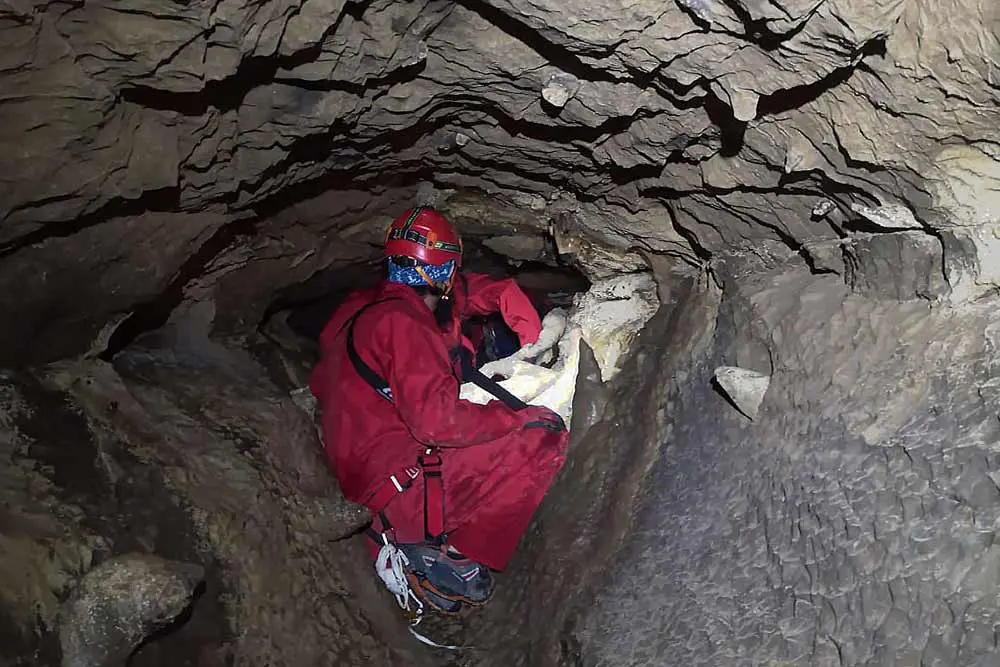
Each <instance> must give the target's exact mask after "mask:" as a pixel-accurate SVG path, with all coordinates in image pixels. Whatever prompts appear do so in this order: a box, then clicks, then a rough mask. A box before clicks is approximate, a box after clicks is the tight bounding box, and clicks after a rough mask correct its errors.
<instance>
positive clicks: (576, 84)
mask: <svg viewBox="0 0 1000 667" xmlns="http://www.w3.org/2000/svg"><path fill="white" fill-rule="evenodd" d="M578 90H580V81H579V79H577V78H576V77H575V76H573V75H572V74H553V75H552V76H550V77H549V80H548V81H546V83H545V86H544V87H542V98H543V99H544V100H545V101H546V102H548V103H549V104H551V105H552V106H554V107H558V108H560V109H561V108H563V107H564V106H566V103H567V102H569V101H570V99H571V98H572V97H573V96H574V95H576V92H577V91H578Z"/></svg>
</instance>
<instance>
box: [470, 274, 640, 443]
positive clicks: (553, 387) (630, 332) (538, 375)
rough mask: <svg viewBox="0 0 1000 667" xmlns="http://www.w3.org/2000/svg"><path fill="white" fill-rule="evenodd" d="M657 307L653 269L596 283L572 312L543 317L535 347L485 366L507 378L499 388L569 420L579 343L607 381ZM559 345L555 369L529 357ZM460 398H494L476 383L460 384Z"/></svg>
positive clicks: (483, 400) (478, 400)
mask: <svg viewBox="0 0 1000 667" xmlns="http://www.w3.org/2000/svg"><path fill="white" fill-rule="evenodd" d="M658 307H659V299H658V298H657V295H656V282H655V281H654V280H653V276H652V275H651V274H649V273H635V274H628V275H623V276H617V277H615V278H611V279H608V280H604V281H600V282H598V283H594V284H593V285H592V286H591V288H590V290H588V291H587V292H586V293H585V294H582V295H579V296H578V297H577V298H576V300H575V303H574V305H573V309H572V310H571V311H570V313H569V314H568V316H567V314H566V313H565V312H563V311H562V310H561V309H554V310H553V311H551V312H550V313H548V314H547V315H546V316H545V319H544V320H543V321H542V325H543V326H542V333H541V335H540V336H539V337H538V341H537V342H536V343H535V344H534V345H528V346H525V347H524V348H522V349H521V350H519V351H518V352H516V353H514V354H513V355H511V356H510V357H507V358H506V359H500V360H497V361H493V362H490V363H488V364H486V365H485V366H483V368H482V369H481V370H482V371H483V373H484V374H486V375H487V376H492V375H502V376H503V377H505V378H507V379H505V380H503V381H501V382H500V383H499V384H500V386H502V387H503V388H505V389H506V390H507V391H509V392H510V393H512V394H514V395H515V396H517V397H518V398H520V399H521V400H522V401H524V402H525V403H528V404H529V405H544V406H546V407H548V408H549V409H551V410H553V411H554V412H556V413H558V414H559V415H560V416H562V418H563V419H565V420H566V423H567V424H568V423H569V422H570V419H571V418H572V416H573V396H574V393H575V391H576V376H577V372H578V370H579V365H580V341H581V340H586V341H587V344H588V345H590V347H591V349H593V351H594V356H595V357H596V359H597V363H598V365H599V366H600V368H601V378H602V380H604V381H605V382H606V381H608V380H610V379H611V378H612V377H614V376H615V375H616V374H617V373H618V370H619V369H618V363H619V361H620V360H621V359H622V357H623V356H624V355H625V354H626V353H627V352H628V350H629V348H630V347H631V344H632V341H633V340H634V339H635V335H636V334H637V333H638V332H639V330H640V329H641V328H642V327H643V326H644V325H645V324H646V322H647V321H648V320H649V318H650V317H652V316H653V313H655V312H656V309H657V308H658ZM555 348H558V350H559V356H558V359H557V360H556V363H555V364H554V365H553V366H552V368H545V367H544V366H540V365H538V364H535V363H530V362H528V361H526V359H529V358H532V359H536V360H538V361H539V362H540V363H544V362H545V360H546V356H547V354H546V353H547V352H548V351H550V350H553V349H555ZM460 396H461V398H463V399H465V400H467V401H471V402H473V403H478V404H480V405H482V404H485V403H487V402H489V401H490V400H492V399H493V396H492V395H491V394H489V393H487V392H485V391H483V390H482V389H480V388H479V387H477V386H476V385H474V384H472V383H465V384H463V385H462V390H461V394H460Z"/></svg>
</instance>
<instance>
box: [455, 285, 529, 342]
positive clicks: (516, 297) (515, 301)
mask: <svg viewBox="0 0 1000 667" xmlns="http://www.w3.org/2000/svg"><path fill="white" fill-rule="evenodd" d="M462 275H463V278H464V279H465V283H466V285H465V289H466V305H465V308H466V311H467V314H469V315H489V314H491V313H496V312H499V313H500V314H501V315H503V320H504V322H506V323H507V326H509V327H510V328H511V329H512V330H513V331H514V333H516V334H517V338H518V340H519V341H520V342H521V345H530V344H532V343H534V342H535V341H537V340H538V335H539V334H540V333H541V332H542V321H541V320H540V319H539V317H538V311H537V310H535V306H534V305H533V304H532V303H531V300H530V299H529V298H528V295H527V294H525V293H524V292H523V291H522V290H521V287H520V285H518V284H517V282H515V281H514V279H513V278H504V279H503V280H497V279H495V278H490V277H489V276H485V275H483V274H480V273H465V274H462Z"/></svg>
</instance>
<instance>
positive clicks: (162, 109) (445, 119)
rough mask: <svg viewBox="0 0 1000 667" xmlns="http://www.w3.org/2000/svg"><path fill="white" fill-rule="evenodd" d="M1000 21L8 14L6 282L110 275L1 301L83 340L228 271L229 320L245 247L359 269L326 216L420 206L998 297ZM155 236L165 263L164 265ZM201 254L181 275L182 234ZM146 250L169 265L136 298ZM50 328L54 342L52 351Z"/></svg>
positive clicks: (658, 13) (3, 170) (282, 12)
mask: <svg viewBox="0 0 1000 667" xmlns="http://www.w3.org/2000/svg"><path fill="white" fill-rule="evenodd" d="M998 12H1000V9H998V8H997V7H995V6H994V5H992V4H990V3H981V2H972V1H971V0H946V1H945V2H944V3H942V2H939V1H936V0H935V1H932V0H893V1H892V2H888V3H870V2H862V1H861V0H825V1H824V0H780V1H776V2H766V3H765V2H749V1H743V0H740V1H739V2H722V1H721V0H677V2H675V3H663V2H658V1H656V2H654V1H652V0H643V1H641V2H610V3H608V2H593V1H591V0H572V1H569V2H567V1H566V0H541V1H538V0H534V1H532V2H526V1H524V0H462V1H461V2H445V1H443V0H430V1H428V0H418V1H416V2H405V3H402V2H392V1H391V0H372V1H371V2H362V3H346V2H343V0H304V1H299V0H294V1H293V0H278V1H277V2H270V3H267V5H266V6H258V5H255V4H247V3H245V2H243V1H242V0H225V1H208V0H206V1H204V2H195V3H174V4H171V5H169V6H161V5H160V4H156V5H154V4H150V3H149V2H146V1H145V0H134V1H133V2H130V3H128V4H127V5H122V4H121V3H115V2H107V1H102V2H88V3H85V4H81V5H60V4H50V5H31V4H29V3H23V2H14V3H13V4H8V6H6V7H5V8H4V9H2V10H0V32H2V34H3V35H4V44H5V45H6V46H5V49H4V55H3V56H0V59H2V60H0V85H2V87H3V89H4V91H6V94H5V97H4V99H3V100H2V101H0V143H2V144H3V145H4V146H6V147H9V149H8V150H4V151H2V152H0V215H2V216H3V225H2V231H0V252H2V253H4V254H10V253H13V256H12V257H11V260H12V261H10V262H4V264H3V265H2V268H0V286H2V287H3V288H4V289H3V290H2V291H3V293H4V294H5V295H6V294H9V293H11V292H12V287H14V286H19V285H21V284H22V283H23V282H24V280H25V278H24V270H23V269H22V268H19V263H18V257H21V258H22V259H21V261H22V262H30V263H31V265H32V266H39V265H42V264H44V265H46V266H53V267H55V266H56V265H57V264H58V265H59V266H60V267H63V266H68V263H72V262H83V264H82V265H81V266H80V268H81V269H84V270H85V271H86V275H87V276H88V280H89V281H90V282H92V283H100V284H101V286H102V290H101V292H100V294H99V295H98V294H95V295H94V297H93V298H91V299H87V300H85V301H80V300H79V299H74V298H73V297H72V296H70V295H71V294H73V293H74V292H75V290H76V289H77V284H78V282H79V280H80V278H79V276H78V275H77V274H75V273H74V272H73V271H72V270H69V271H66V270H55V269H53V270H52V271H50V272H47V273H44V274H43V275H42V276H41V277H40V276H33V277H31V278H30V279H29V280H28V286H29V291H28V292H26V293H23V294H21V295H20V296H5V302H4V304H3V305H4V310H5V312H10V313H16V314H17V317H15V318H13V319H14V320H15V321H16V322H17V324H16V325H14V326H11V327H10V329H11V333H10V334H9V335H8V338H9V339H10V340H9V341H5V345H4V346H3V354H4V355H7V357H6V358H8V359H10V360H11V361H13V360H17V361H18V362H22V361H24V360H25V359H26V358H29V357H30V359H31V360H35V361H47V360H51V359H55V358H60V357H61V356H65V355H67V354H72V353H80V352H85V351H87V350H88V349H91V347H93V346H94V345H95V344H99V343H100V342H101V341H102V340H103V339H102V335H106V332H105V334H102V331H105V328H106V327H112V328H113V326H114V325H116V324H117V323H118V322H120V321H121V320H122V319H123V318H125V317H126V316H127V315H128V314H129V313H131V312H133V311H134V309H135V307H136V306H137V305H138V304H144V303H146V302H150V301H159V300H164V299H165V300H167V301H170V300H171V299H173V300H174V301H176V300H177V299H178V298H180V297H179V295H180V293H181V288H182V287H183V286H184V285H185V284H187V283H188V282H189V281H191V280H194V279H196V278H198V277H199V276H203V275H214V276H216V277H219V276H220V274H219V271H218V269H219V267H220V266H224V267H226V271H225V273H226V275H229V276H230V281H229V283H230V285H225V284H222V285H219V289H218V290H215V292H214V296H216V297H218V298H219V299H221V300H227V299H229V300H232V301H234V303H233V304H232V305H231V307H230V308H227V310H228V311H230V312H228V314H227V316H226V317H227V318H228V319H229V320H230V321H229V322H226V323H222V324H220V326H221V327H222V328H223V329H226V330H230V329H232V328H233V326H234V325H235V326H236V328H240V327H243V328H245V327H247V326H253V325H254V324H256V322H257V321H258V320H259V317H260V310H259V306H258V305H257V304H256V303H255V302H254V300H252V299H251V300H249V301H246V302H245V308H244V301H245V300H244V299H242V298H240V296H235V297H230V296H227V293H229V292H231V291H232V290H233V289H234V287H233V286H232V284H233V283H237V284H246V283H247V282H248V281H249V279H243V280H241V279H240V276H241V274H243V273H244V271H247V272H249V273H248V274H247V275H253V274H255V273H256V272H259V271H260V270H261V269H259V268H253V267H252V266H251V265H254V264H266V265H267V267H268V268H267V269H266V270H267V271H268V272H270V273H271V274H272V275H278V274H280V273H282V272H283V271H285V270H292V269H295V268H297V269H298V271H300V272H306V273H312V272H315V271H318V270H320V269H322V268H324V267H326V266H328V265H330V264H331V263H332V262H334V261H336V260H343V257H341V256H339V255H337V251H336V249H329V251H328V250H327V249H326V240H327V239H328V237H329V235H330V234H331V233H335V232H345V231H347V230H353V231H352V232H351V233H352V234H353V233H357V234H360V235H361V236H362V237H364V238H367V239H369V240H372V239H377V237H378V231H379V227H378V226H377V225H375V226H373V225H372V224H370V223H371V218H373V217H374V218H376V221H384V220H385V219H386V218H385V216H386V214H388V213H393V212H398V211H399V210H400V209H401V207H402V206H404V205H406V204H408V203H412V202H414V201H418V200H419V201H435V202H437V203H438V204H439V205H441V206H442V207H443V208H445V210H447V211H448V212H449V213H451V214H452V215H454V217H455V218H456V220H458V221H459V222H461V223H463V224H465V225H466V226H467V227H468V226H469V224H472V223H473V222H475V223H476V224H479V225H483V224H485V225H487V226H489V225H492V226H494V227H496V226H500V227H504V226H506V227H508V228H509V227H510V226H521V227H524V226H529V227H535V228H545V226H546V225H547V224H548V223H549V221H550V220H555V219H559V220H563V221H564V222H566V221H568V223H567V224H569V226H570V227H571V228H572V229H573V230H575V231H576V232H577V233H578V234H580V235H585V236H588V237H590V238H592V239H594V240H598V241H602V242H604V243H611V244H615V245H618V246H621V247H638V248H645V249H647V250H653V251H655V252H660V253H667V254H670V255H673V256H675V257H677V258H680V259H683V260H684V261H686V262H689V263H692V264H704V263H705V262H708V261H710V260H711V259H712V258H713V257H717V256H718V253H719V252H720V251H721V250H723V249H726V250H727V251H732V250H733V249H734V248H738V249H741V251H742V252H749V251H750V249H752V248H753V247H754V245H755V244H759V243H760V242H761V241H765V240H767V241H779V242H781V243H782V244H784V245H786V246H787V247H788V248H790V249H792V250H794V251H795V252H796V253H797V254H798V255H799V257H798V258H797V259H795V260H794V261H803V262H805V263H807V264H808V265H810V266H811V267H813V268H814V269H815V270H818V271H831V272H835V273H838V274H841V275H843V276H844V277H845V279H847V280H849V281H850V282H851V284H852V285H854V286H855V287H856V289H859V290H869V291H876V292H885V291H889V292H893V293H901V294H902V295H903V296H907V297H909V296H921V297H930V298H937V297H939V296H943V295H946V294H952V295H953V296H956V297H957V298H959V299H969V298H974V297H977V296H979V295H980V294H982V293H983V292H984V290H988V289H990V286H991V285H995V284H997V283H998V282H1000V270H998V269H996V266H997V263H996V261H995V259H996V257H997V253H1000V241H997V234H998V228H997V224H998V223H997V218H996V208H997V206H998V204H1000V201H998V199H997V195H996V183H997V179H998V177H1000V163H998V161H997V158H998V154H997V151H998V150H1000V149H998V141H1000V129H998V128H1000V122H998V121H1000V114H998V112H997V104H998V99H1000V89H998V87H997V78H996V77H997V73H996V64H995V62H994V59H995V54H996V53H997V51H998V49H1000V42H998V33H997V31H996V30H995V27H996V25H997V21H998V18H1000V17H998ZM942 16H947V17H948V22H946V23H945V22H942V21H941V20H940V19H941V17H942ZM583 17H585V18H583ZM949 25H960V26H962V29H961V30H955V29H951V28H949V27H948V26H949ZM418 184H422V185H423V186H424V187H421V188H417V187H416V186H417V185H418ZM455 189H462V190H469V189H471V190H472V191H475V192H485V193H489V194H491V195H494V196H496V197H498V198H500V199H501V202H500V203H498V202H496V201H492V202H490V203H488V204H485V203H484V202H483V200H482V199H481V198H479V197H477V196H475V195H472V196H470V195H465V194H463V195H461V196H454V197H453V196H451V193H452V192H453V191H454V190H455ZM460 194H461V193H460ZM503 202H506V203H505V204H504V203H503ZM289 207H294V208H289ZM177 212H184V215H183V216H177V215H162V214H163V213H177ZM282 212H284V213H282ZM289 212H291V214H289ZM275 214H277V215H278V223H277V225H273V224H272V225H269V226H267V228H266V229H265V228H264V227H262V226H259V225H257V224H256V223H254V222H253V221H254V220H258V219H259V217H260V216H265V217H270V216H272V215H275ZM192 216H202V217H192ZM238 220H243V225H244V226H243V227H240V228H238V229H233V230H231V231H230V232H229V233H228V235H227V234H223V235H222V236H219V235H216V236H212V232H213V231H214V230H216V229H218V228H219V226H220V225H230V226H231V225H234V224H236V222H237V221H238ZM184 221H187V222H184ZM366 221H368V222H369V224H362V226H360V227H352V225H355V224H356V223H365V222H366ZM123 226H124V230H123ZM293 226H294V227H295V228H297V230H298V231H295V232H294V233H292V234H290V235H288V233H289V232H290V231H292V230H291V228H292V227H293ZM237 232H238V233H237ZM122 234H126V235H130V234H134V235H137V236H135V240H134V241H125V242H118V239H119V238H121V237H122ZM58 237H68V238H65V239H60V238H58ZM130 238H131V237H130ZM209 238H211V239H214V242H213V243H210V244H207V243H206V239H209ZM140 239H150V240H152V239H156V241H155V243H156V244H157V245H158V246H162V247H165V248H167V249H168V252H164V253H162V257H161V256H160V255H159V254H157V255H156V257H155V258H151V257H150V256H149V255H148V253H145V252H144V251H143V250H142V243H141V242H140ZM248 239H253V240H252V243H250V244H249V245H248V244H247V241H248ZM279 239H281V240H280V241H279ZM39 243H41V245H37V244H39ZM317 246H321V247H323V248H324V250H322V251H321V252H316V253H315V254H313V255H310V257H309V258H308V259H304V255H305V254H306V253H309V252H310V251H313V250H315V249H316V248H317ZM227 247H229V249H230V250H229V251H227V250H226V248H227ZM237 247H243V248H244V249H243V250H242V251H237V250H235V248H237ZM248 247H254V248H256V250H255V251H252V252H250V251H248V250H246V248H248ZM194 248H201V249H202V250H201V252H200V254H199V255H198V258H199V259H198V261H195V262H192V263H189V264H187V265H185V266H181V265H180V263H179V262H178V260H177V259H176V257H175V256H174V255H173V253H172V252H171V250H176V251H178V252H181V253H182V254H183V253H187V254H191V253H193V252H194ZM234 252H235V253H236V254H235V256H234V254H233V253H234ZM886 253H892V254H889V255H887V254H886ZM83 256H85V259H75V258H80V257H83ZM886 256H889V257H897V256H901V257H902V261H901V264H902V265H903V266H907V265H908V262H910V260H908V259H907V257H913V258H915V259H914V260H913V261H912V264H913V267H912V269H905V270H906V271H915V272H916V273H917V274H918V275H909V274H907V275H906V276H905V277H907V278H910V279H912V280H915V281H917V283H918V284H917V285H915V286H914V287H913V288H912V289H911V287H910V286H909V284H908V283H907V281H906V280H903V281H901V285H900V286H899V287H896V286H893V287H889V286H887V285H886V284H885V283H886V281H887V277H886V276H885V271H884V270H883V268H880V260H879V258H880V257H886ZM917 259H919V261H917ZM991 259H992V260H994V261H991ZM234 262H235V264H234ZM302 262H306V263H305V264H302ZM584 263H585V262H584ZM892 263H895V262H892ZM240 265H242V266H243V268H240ZM926 265H933V266H936V267H939V268H938V270H936V271H935V274H934V275H922V274H924V273H926V271H927V270H926V268H924V267H925V266H926ZM213 266H214V268H212V267H213ZM123 267H128V271H131V272H135V273H138V272H139V270H140V269H141V270H143V271H146V272H147V273H146V276H145V278H144V279H142V280H136V281H134V282H130V283H128V284H127V285H122V286H120V287H117V288H116V282H119V281H120V279H119V278H118V277H117V276H118V274H119V273H121V272H122V271H123V270H124V269H123ZM169 276H173V277H174V283H170V284H168V282H165V281H164V278H165V277H169ZM305 278H308V276H305ZM305 278H302V277H297V278H296V279H295V280H303V279H305ZM39 281H43V282H42V283H41V284H39V285H37V286H35V283H38V282H39ZM888 282H900V281H895V280H890V281H888ZM13 291H19V290H13ZM238 291H239V290H238V289H237V293H238ZM262 296H263V298H264V299H265V301H266V300H267V298H266V297H267V296H268V295H262ZM42 302H51V303H50V305H49V306H47V307H45V308H42V307H41V306H40V305H39V304H40V303H42ZM21 313H24V315H21ZM53 313H56V314H57V315H58V317H56V318H55V319H54V320H52V319H51V318H52V314H53ZM39 320H44V321H45V322H51V323H50V324H48V325H46V326H47V327H48V328H49V331H47V332H46V333H47V334H48V336H49V339H46V344H45V345H41V346H36V347H28V346H26V345H24V342H23V341H24V340H25V339H30V338H32V337H33V336H34V335H35V332H36V330H37V328H38V327H39V326H41V325H40V324H38V323H37V322H38V321H39ZM79 323H83V324H85V326H83V327H77V326H76V325H77V324H79ZM68 329H73V330H72V331H69V330H68ZM38 348H40V349H38ZM102 349H103V348H102ZM97 351H98V352H99V351H100V350H97Z"/></svg>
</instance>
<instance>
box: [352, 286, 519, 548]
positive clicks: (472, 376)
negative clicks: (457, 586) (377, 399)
mask: <svg viewBox="0 0 1000 667" xmlns="http://www.w3.org/2000/svg"><path fill="white" fill-rule="evenodd" d="M399 300H400V299H394V298H390V299H382V300H380V301H373V302H372V303H370V304H368V305H367V306H364V307H362V308H361V309H359V310H358V312H356V313H355V314H354V315H352V316H351V318H350V319H349V320H348V321H347V324H346V326H347V356H348V358H349V359H350V360H351V365H353V366H354V370H355V371H357V373H358V375H359V376H360V377H361V379H362V380H364V381H365V382H366V383H367V384H368V385H369V386H371V388H372V389H374V390H375V391H376V392H377V393H378V395H379V396H381V397H382V398H384V399H385V400H387V401H389V402H390V403H393V402H394V401H393V397H392V389H391V388H390V387H389V383H388V382H386V381H385V378H383V377H382V376H381V375H379V374H378V373H376V372H375V371H374V370H373V369H372V367H371V366H369V365H368V364H366V363H365V361H364V360H363V359H362V358H361V355H359V354H358V351H357V349H356V348H355V346H354V325H355V324H356V323H357V321H358V318H359V317H360V316H361V314H362V313H364V312H365V311H366V310H368V309H369V308H371V307H372V306H375V305H377V304H380V303H385V302H386V301H399ZM458 354H459V356H460V361H461V368H462V375H463V379H464V380H465V381H467V382H473V383H475V385H476V386H478V387H480V388H482V389H483V390H485V391H487V392H489V393H490V394H491V395H493V396H495V397H496V398H497V399H499V400H501V401H503V402H504V404H506V405H507V406H508V407H509V408H511V409H512V410H522V409H524V408H526V407H527V404H526V403H524V401H522V400H521V399H519V398H518V397H516V396H514V395H513V394H511V393H510V392H509V391H507V390H506V389H504V388H503V387H501V386H500V385H499V384H497V383H496V382H494V381H493V380H491V379H490V378H488V377H486V376H485V375H484V374H483V373H482V372H481V371H480V370H479V369H477V368H476V367H475V364H473V362H472V354H471V353H470V352H469V351H468V350H466V349H465V348H462V347H460V348H459V352H458ZM417 462H418V464H419V466H420V469H421V471H422V472H423V475H424V533H425V537H426V539H427V540H428V541H431V542H436V543H441V542H443V540H444V534H443V533H444V484H443V479H442V477H441V457H440V456H439V455H438V454H437V452H436V450H434V448H433V447H431V448H428V449H427V451H426V452H425V453H424V455H423V456H420V457H418V459H417ZM416 476H417V475H416V474H415V473H411V472H410V471H409V470H408V471H407V474H406V477H403V479H400V477H402V475H400V476H391V477H390V478H389V480H388V481H387V482H386V483H385V485H383V487H382V488H381V489H379V490H378V491H376V492H375V494H373V496H372V498H371V499H369V501H368V502H367V503H366V504H367V505H369V506H372V505H374V507H373V509H374V511H375V512H376V513H377V514H378V516H379V519H380V520H381V522H382V531H383V535H384V534H386V533H388V532H389V531H390V530H392V526H391V525H390V523H389V520H388V518H387V517H386V516H385V512H384V510H385V507H386V506H387V505H388V504H389V502H390V501H391V500H392V499H393V498H394V497H395V496H396V495H397V494H398V493H403V492H404V491H406V490H407V489H409V488H410V487H411V486H412V485H413V480H414V479H415V478H416ZM368 534H369V536H370V537H372V539H375V541H376V542H379V541H381V540H382V537H381V536H379V535H378V534H377V533H375V531H373V530H372V529H371V528H369V529H368Z"/></svg>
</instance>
